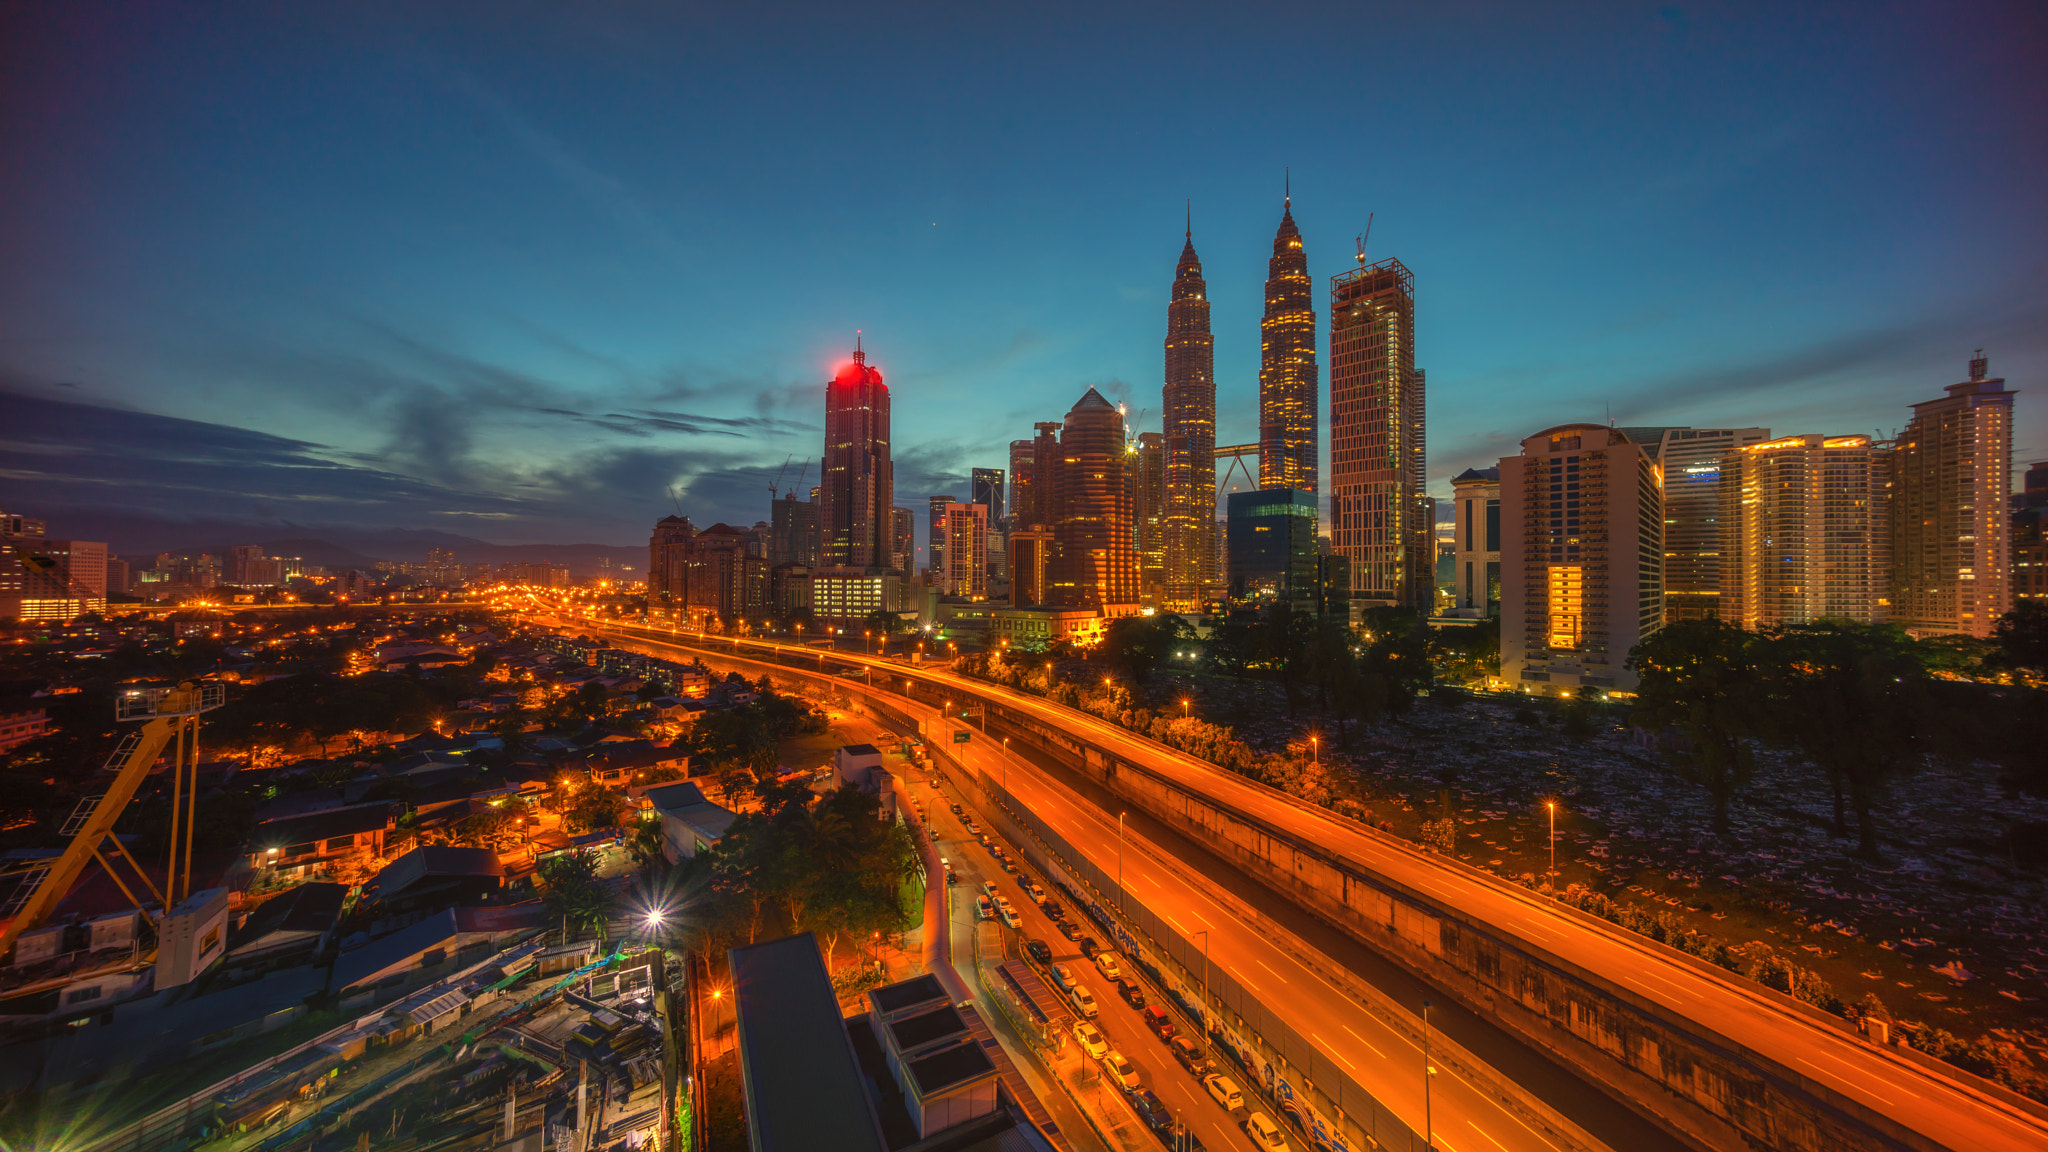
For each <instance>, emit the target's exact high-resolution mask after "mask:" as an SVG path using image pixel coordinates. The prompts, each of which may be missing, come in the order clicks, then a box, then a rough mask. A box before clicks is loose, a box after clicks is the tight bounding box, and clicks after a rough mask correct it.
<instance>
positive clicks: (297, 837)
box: [247, 800, 404, 875]
mask: <svg viewBox="0 0 2048 1152" xmlns="http://www.w3.org/2000/svg"><path fill="white" fill-rule="evenodd" d="M403 807H404V806H403V805H401V804H396V803H393V802H391V801H388V800H380V801H377V802H375V803H372V804H357V805H353V806H351V807H347V808H335V809H331V810H329V811H325V812H313V813H310V814H308V815H305V816H294V817H290V818H288V819H284V820H271V821H267V822H265V823H262V824H258V825H257V826H256V830H255V831H254V832H252V833H250V835H249V842H248V853H247V855H248V857H249V863H250V865H251V866H253V867H258V868H262V867H270V868H274V869H277V870H279V871H281V872H284V873H286V874H288V875H293V874H295V875H304V874H305V872H306V870H307V869H309V868H314V867H318V866H320V865H323V864H326V863H329V862H331V861H334V860H339V859H341V858H343V857H346V856H349V855H352V854H354V853H356V852H359V851H367V852H368V853H369V854H370V855H372V856H382V855H383V854H384V841H385V837H386V836H388V835H389V834H390V832H391V830H392V829H394V828H396V827H397V826H398V816H399V813H400V811H401V810H402V809H403Z"/></svg>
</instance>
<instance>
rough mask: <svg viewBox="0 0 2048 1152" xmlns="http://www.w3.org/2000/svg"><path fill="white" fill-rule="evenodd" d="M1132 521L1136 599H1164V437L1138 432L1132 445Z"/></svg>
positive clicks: (1158, 601) (1153, 602)
mask: <svg viewBox="0 0 2048 1152" xmlns="http://www.w3.org/2000/svg"><path fill="white" fill-rule="evenodd" d="M1131 448H1132V451H1131V455H1130V461H1131V472H1132V477H1131V479H1132V500H1131V509H1132V510H1131V521H1132V531H1133V532H1134V533H1136V536H1135V539H1134V541H1133V546H1134V547H1136V548H1137V550H1138V596H1139V599H1141V600H1142V601H1144V602H1145V603H1147V604H1152V605H1155V606H1156V605H1159V604H1162V603H1164V602H1165V600H1166V435H1165V434H1164V433H1161V432H1140V433H1138V440H1137V443H1135V444H1133V445H1132V446H1131Z"/></svg>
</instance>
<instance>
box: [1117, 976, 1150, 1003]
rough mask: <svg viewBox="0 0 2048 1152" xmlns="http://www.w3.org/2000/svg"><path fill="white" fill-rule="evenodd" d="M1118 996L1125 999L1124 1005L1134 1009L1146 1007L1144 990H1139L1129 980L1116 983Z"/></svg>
mask: <svg viewBox="0 0 2048 1152" xmlns="http://www.w3.org/2000/svg"><path fill="white" fill-rule="evenodd" d="M1116 994H1117V995H1118V996H1121V997H1123V1001H1124V1003H1126V1004H1129V1005H1130V1006H1131V1007H1133V1008H1143V1007H1144V1006H1145V991H1144V989H1142V988H1139V987H1138V986H1137V985H1136V984H1133V983H1131V982H1130V981H1129V980H1119V981H1117V982H1116Z"/></svg>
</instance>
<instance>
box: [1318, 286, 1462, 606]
mask: <svg viewBox="0 0 2048 1152" xmlns="http://www.w3.org/2000/svg"><path fill="white" fill-rule="evenodd" d="M1425 384H1426V378H1425V377H1424V375H1423V373H1422V371H1421V370H1419V369H1417V368H1416V367H1415V280H1414V277H1413V276H1412V275H1410V274H1409V272H1408V269H1407V268H1406V267H1404V266H1403V265H1402V264H1401V262H1400V261H1399V260H1393V259H1388V260H1382V261H1380V262H1379V263H1377V264H1362V265H1360V266H1359V267H1357V268H1354V269H1352V270H1351V271H1348V272H1345V273H1342V274H1340V275H1338V276H1335V277H1332V278H1331V281H1330V543H1331V546H1332V548H1333V549H1334V550H1335V552H1336V553H1337V554H1338V555H1339V556H1343V557H1346V558H1347V559H1349V560H1350V561H1351V594H1352V598H1353V599H1357V600H1365V601H1369V602H1377V603H1381V604H1398V605H1404V606H1407V607H1411V608H1414V609H1416V610H1418V611H1422V612H1428V611H1430V609H1431V607H1432V604H1433V601H1434V600H1435V596H1436V592H1435V575H1436V572H1435V568H1436V546H1435V541H1434V539H1433V538H1432V534H1433V532H1434V524H1435V520H1436V501H1435V500H1434V499H1432V498H1431V497H1430V496H1429V495H1428V493H1427V490H1426V487H1425V477H1424V472H1423V467H1424V463H1425V461H1424V449H1425V446H1426V442H1427V441H1426V438H1425V436H1424V428H1423V418H1424V415H1425V406H1424V403H1423V394H1424V391H1425Z"/></svg>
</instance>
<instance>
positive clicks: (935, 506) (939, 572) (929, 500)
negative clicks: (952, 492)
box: [924, 496, 953, 579]
mask: <svg viewBox="0 0 2048 1152" xmlns="http://www.w3.org/2000/svg"><path fill="white" fill-rule="evenodd" d="M952 502H953V497H951V496H927V497H925V506H926V507H927V508H928V509H930V511H931V519H930V520H929V521H928V522H927V523H926V525H925V534H924V539H925V546H924V548H925V557H926V559H927V561H928V562H929V567H930V568H931V570H932V575H933V576H935V577H938V578H940V579H944V578H945V574H946V505H948V504H951V503H952Z"/></svg>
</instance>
